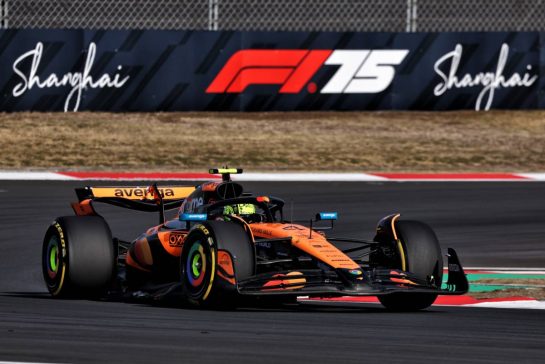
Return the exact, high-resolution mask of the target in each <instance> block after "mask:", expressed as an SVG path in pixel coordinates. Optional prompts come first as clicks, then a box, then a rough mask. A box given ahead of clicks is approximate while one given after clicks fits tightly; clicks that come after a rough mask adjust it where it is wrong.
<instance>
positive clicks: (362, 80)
mask: <svg viewBox="0 0 545 364" xmlns="http://www.w3.org/2000/svg"><path fill="white" fill-rule="evenodd" d="M408 53H409V51H408V50H310V51H309V50H291V49H279V50H272V49H265V50H263V49H259V50H254V49H246V50H240V51H238V52H236V53H235V54H234V55H233V56H231V58H229V60H228V61H227V63H226V64H225V66H224V67H223V68H222V69H221V71H220V72H219V73H218V75H217V76H216V78H215V79H214V80H213V81H212V83H211V84H210V85H209V86H208V88H207V89H206V93H241V92H244V90H245V89H246V88H247V87H248V86H250V85H282V87H281V88H280V90H279V93H282V94H289V93H299V92H301V90H302V89H303V87H304V86H305V85H306V84H307V83H308V82H309V81H310V79H311V78H312V76H314V75H315V74H316V72H318V70H319V69H320V68H321V67H322V66H323V65H326V66H329V65H335V66H340V67H339V69H338V70H337V71H336V72H335V74H334V75H333V77H332V78H331V79H330V80H329V81H328V82H327V84H326V85H325V86H324V87H323V88H322V89H321V90H320V93H323V94H338V93H378V92H382V91H384V90H385V89H386V88H388V86H390V84H391V83H392V80H393V79H394V76H395V68H394V66H396V65H399V64H400V63H401V62H403V60H404V59H405V57H406V56H407V54H408Z"/></svg>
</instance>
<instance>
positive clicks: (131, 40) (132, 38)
mask: <svg viewBox="0 0 545 364" xmlns="http://www.w3.org/2000/svg"><path fill="white" fill-rule="evenodd" d="M144 32H145V31H144V30H132V31H130V32H129V36H128V37H127V38H125V41H124V42H123V44H121V47H119V51H121V52H130V51H132V50H133V49H134V46H135V45H136V44H137V43H138V41H139V40H140V38H141V37H142V35H143V34H144Z"/></svg>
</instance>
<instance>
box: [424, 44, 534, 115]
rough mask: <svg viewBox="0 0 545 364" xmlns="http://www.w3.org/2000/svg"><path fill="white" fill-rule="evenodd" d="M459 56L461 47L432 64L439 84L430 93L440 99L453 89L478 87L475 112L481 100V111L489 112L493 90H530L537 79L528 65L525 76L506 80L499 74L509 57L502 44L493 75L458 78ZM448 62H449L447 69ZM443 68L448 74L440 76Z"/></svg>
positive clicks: (467, 75)
mask: <svg viewBox="0 0 545 364" xmlns="http://www.w3.org/2000/svg"><path fill="white" fill-rule="evenodd" d="M462 52H463V47H462V45H461V44H457V45H456V47H455V48H454V50H453V51H452V52H449V53H447V54H445V55H444V56H442V57H441V58H439V59H438V60H437V62H435V65H434V67H433V68H434V70H435V72H436V73H437V74H438V75H439V77H441V82H439V83H438V84H437V85H436V86H435V88H434V90H433V93H434V95H435V96H441V95H443V94H444V93H446V92H447V91H448V90H450V89H453V88H454V89H463V88H467V87H478V86H480V87H483V88H482V90H481V92H480V93H479V96H478V97H477V101H476V103H475V110H477V111H478V110H481V106H482V104H483V101H484V100H486V103H485V105H484V110H490V107H491V106H492V102H493V101H494V94H495V91H496V90H497V89H499V88H510V87H530V86H532V85H533V84H534V83H535V82H536V81H537V79H538V75H536V74H532V72H531V71H532V66H531V65H527V66H526V70H527V72H525V73H524V74H520V73H517V72H515V73H513V74H512V75H511V76H509V77H507V76H505V75H504V74H503V73H504V70H505V66H506V64H507V58H508V56H509V46H508V45H507V44H505V43H504V44H502V46H501V50H500V54H499V58H498V64H497V66H496V70H495V72H480V73H477V74H475V75H471V74H469V73H466V74H464V75H462V76H458V75H457V73H458V66H459V65H460V60H461V59H462ZM448 62H450V65H449V63H448ZM444 64H446V65H447V66H449V67H450V68H449V69H448V72H444V71H443V70H442V67H443V65H444Z"/></svg>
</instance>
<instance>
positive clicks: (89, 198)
mask: <svg viewBox="0 0 545 364" xmlns="http://www.w3.org/2000/svg"><path fill="white" fill-rule="evenodd" d="M194 190H195V187H193V186H161V187H157V185H156V184H154V185H152V186H150V187H139V186H114V187H90V186H87V187H81V188H76V195H77V196H78V202H75V203H73V204H72V208H73V209H74V212H75V213H76V215H96V212H95V211H94V208H93V206H92V203H93V202H102V203H107V204H109V205H114V206H118V207H123V208H127V209H132V210H138V211H148V212H157V211H159V212H161V211H164V210H172V209H175V208H178V207H180V205H181V204H182V203H183V202H184V200H185V198H186V197H187V196H189V195H190V194H191V193H192V192H193V191H194Z"/></svg>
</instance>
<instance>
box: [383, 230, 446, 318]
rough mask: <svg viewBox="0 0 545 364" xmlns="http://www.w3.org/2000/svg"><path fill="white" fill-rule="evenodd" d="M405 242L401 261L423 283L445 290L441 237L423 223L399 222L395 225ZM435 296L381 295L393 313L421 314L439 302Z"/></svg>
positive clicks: (419, 294)
mask: <svg viewBox="0 0 545 364" xmlns="http://www.w3.org/2000/svg"><path fill="white" fill-rule="evenodd" d="M395 228H396V232H397V234H398V239H399V241H400V242H401V247H400V252H398V253H399V254H403V259H400V260H399V261H400V262H402V263H401V264H404V265H405V266H404V267H401V266H400V267H398V268H399V269H403V270H405V271H408V272H411V273H412V274H413V275H414V276H415V277H416V278H417V279H418V280H420V281H421V282H426V284H427V285H428V286H431V287H433V288H436V289H440V288H441V283H442V279H443V257H442V255H441V248H440V246H439V241H438V240H437V236H436V235H435V233H434V232H433V230H432V229H431V227H429V226H428V225H427V224H424V223H422V222H420V221H404V220H402V221H397V222H396V224H395ZM436 298H437V294H434V293H393V294H388V295H383V296H379V297H378V299H379V301H380V303H382V305H384V306H385V307H386V308H387V309H389V310H392V311H418V310H423V309H425V308H428V307H429V306H431V305H432V304H433V302H435V299H436Z"/></svg>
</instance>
